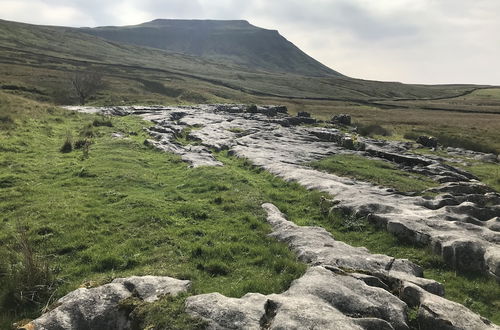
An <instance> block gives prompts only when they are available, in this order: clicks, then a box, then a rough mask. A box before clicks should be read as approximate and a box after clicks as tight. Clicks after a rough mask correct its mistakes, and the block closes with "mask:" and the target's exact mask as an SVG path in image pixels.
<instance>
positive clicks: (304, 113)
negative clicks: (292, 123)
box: [297, 111, 311, 118]
mask: <svg viewBox="0 0 500 330" xmlns="http://www.w3.org/2000/svg"><path fill="white" fill-rule="evenodd" d="M297 117H308V118H310V117H311V114H310V113H309V112H307V111H299V112H298V113H297Z"/></svg>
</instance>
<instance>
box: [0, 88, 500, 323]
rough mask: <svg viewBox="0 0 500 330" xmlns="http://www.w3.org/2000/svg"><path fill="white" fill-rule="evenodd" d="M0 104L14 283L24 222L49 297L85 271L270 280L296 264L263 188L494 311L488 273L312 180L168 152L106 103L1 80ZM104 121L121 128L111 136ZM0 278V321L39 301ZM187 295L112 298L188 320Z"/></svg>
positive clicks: (262, 283)
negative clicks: (326, 207) (75, 101)
mask: <svg viewBox="0 0 500 330" xmlns="http://www.w3.org/2000/svg"><path fill="white" fill-rule="evenodd" d="M0 116H10V117H11V118H12V120H13V122H14V124H13V126H11V127H10V128H9V129H7V130H2V131H0V139H1V140H2V144H1V145H0V146H1V148H2V150H1V153H0V164H1V166H0V243H1V245H0V246H1V247H0V256H1V257H2V258H1V259H0V260H1V261H2V262H0V274H2V275H0V276H2V281H8V282H9V283H14V284H15V281H14V280H13V279H12V277H11V276H10V274H9V273H10V272H9V269H8V268H9V267H12V266H15V267H18V268H19V267H21V270H22V269H23V268H22V265H23V264H22V259H21V257H22V255H20V254H19V253H18V252H16V251H17V249H16V248H17V247H18V245H19V241H18V240H17V241H16V239H15V238H16V237H18V236H19V228H20V227H21V228H24V229H25V230H27V231H26V234H27V241H29V244H31V246H32V248H33V253H34V257H35V258H36V260H39V261H40V265H41V266H40V268H42V269H43V265H45V264H46V265H48V267H49V269H50V272H51V274H50V275H51V276H50V281H51V282H53V283H54V285H55V287H56V291H55V292H54V295H53V297H52V299H50V300H49V302H53V301H54V299H56V298H58V297H60V296H62V295H64V294H66V293H67V292H69V291H71V290H73V289H75V288H77V287H79V286H80V285H82V284H84V283H87V284H88V285H98V284H102V283H105V282H108V281H110V280H111V279H112V278H115V277H119V276H129V275H146V274H152V275H167V276H172V277H176V278H180V279H190V280H192V281H193V288H192V290H191V291H190V292H189V293H188V294H199V293H208V292H215V291H217V292H220V293H222V294H224V295H228V296H232V297H239V296H242V295H243V294H245V293H247V292H261V293H264V294H267V293H272V292H281V291H283V290H285V289H286V288H287V287H288V286H289V284H290V282H291V281H292V280H293V279H295V278H297V277H299V276H300V275H301V274H302V273H303V272H304V271H305V268H306V267H305V265H303V264H301V263H299V262H297V260H296V257H295V256H294V255H293V254H292V253H291V252H290V251H289V249H288V247H287V246H286V245H285V244H282V243H279V242H276V241H275V240H273V239H270V238H268V237H267V236H266V235H267V234H268V233H269V232H270V227H269V225H267V224H266V222H265V214H264V212H263V210H262V209H261V207H260V205H261V203H263V202H272V203H274V204H276V206H278V207H279V208H280V210H282V211H283V212H284V213H285V214H286V215H287V217H288V218H289V219H290V220H292V221H294V222H296V223H297V224H300V225H319V226H323V227H324V228H326V229H327V230H329V231H330V232H332V234H333V235H334V236H335V238H336V239H339V240H342V241H345V242H347V243H349V244H352V245H356V246H366V247H368V248H369V249H370V250H371V251H373V252H379V253H386V254H389V255H393V256H396V257H407V258H410V259H411V260H413V261H416V262H417V263H420V264H422V265H423V266H425V267H426V275H427V276H429V277H437V278H439V279H441V281H443V282H444V283H445V286H446V289H447V295H448V296H449V297H450V298H451V299H455V300H456V301H459V302H461V303H464V302H466V303H467V304H469V305H470V306H471V308H472V309H473V310H476V311H478V312H481V313H482V315H484V316H486V317H489V318H491V319H492V320H493V321H495V322H497V323H498V322H500V315H499V312H498V311H499V309H498V299H495V297H499V296H500V292H499V286H495V285H496V284H495V283H493V282H492V281H489V280H486V279H484V278H482V277H477V278H475V279H471V278H469V277H467V276H464V275H460V274H455V273H454V272H452V271H451V270H449V269H448V268H446V266H444V263H443V262H442V261H441V260H440V258H438V257H436V256H435V255H433V254H432V253H429V251H427V250H426V249H422V248H419V247H414V246H410V245H405V244H403V243H401V242H398V241H397V240H396V239H395V238H394V237H393V236H391V235H390V234H388V233H385V232H382V231H377V230H376V229H374V228H372V227H371V226H369V225H367V224H366V223H360V222H359V221H358V220H357V219H354V220H353V219H351V220H349V217H340V216H335V215H334V216H326V215H325V214H323V213H322V212H321V209H320V207H319V205H320V200H321V197H322V195H323V194H321V193H319V192H316V191H307V190H306V189H305V188H303V187H301V186H299V185H298V184H296V183H287V182H284V181H283V180H281V179H278V178H276V177H274V176H273V175H271V174H269V173H268V172H266V171H263V170H260V169H258V168H255V167H253V166H252V165H251V164H249V163H248V162H247V161H245V160H242V159H237V158H233V157H230V156H229V155H228V154H227V152H222V153H218V154H216V157H217V158H218V159H219V160H220V161H222V162H223V163H224V164H225V166H224V167H201V168H195V169H190V168H188V167H187V165H186V164H185V163H183V162H181V161H180V159H179V157H177V156H174V155H170V154H165V153H161V152H159V151H157V150H153V149H150V148H148V147H146V146H144V144H143V141H144V139H145V138H146V137H147V136H146V135H145V133H143V130H142V128H143V127H144V126H147V125H150V123H145V122H143V121H141V120H140V119H138V118H134V117H119V118H118V117H116V118H115V117H113V118H111V119H110V121H111V124H112V126H111V127H110V126H109V125H105V126H101V125H98V126H93V125H92V122H93V121H94V120H95V119H99V117H96V116H93V115H84V114H78V113H72V112H67V111H62V110H59V109H57V108H55V107H53V106H50V105H45V104H41V103H37V102H33V101H27V100H25V99H22V98H19V97H16V96H12V95H7V94H3V93H0ZM89 127H90V128H89ZM90 130H91V131H90ZM68 131H69V132H71V133H72V135H73V137H75V139H76V137H80V136H82V135H83V136H85V137H86V138H88V139H91V140H92V144H91V145H90V147H89V150H88V154H87V155H86V156H85V153H84V151H83V150H81V149H73V151H71V152H69V153H61V152H60V151H59V149H60V147H61V145H62V144H63V143H64V141H65V138H66V135H67V132H68ZM113 132H122V133H123V134H124V135H125V136H126V137H127V138H126V139H115V138H112V137H111V133H113ZM42 280H44V279H42ZM45 281H46V280H45ZM3 283H5V282H3ZM461 286H467V288H468V289H467V290H461V289H460V288H461ZM16 288H17V287H16V286H14V289H16ZM6 290H7V288H6V287H5V286H2V288H1V289H0V303H1V304H0V327H2V328H7V327H8V326H9V324H10V323H12V322H13V321H14V320H18V319H21V318H25V317H28V318H29V317H31V318H32V317H36V316H37V315H38V312H39V310H40V308H41V307H43V305H44V304H45V301H44V302H43V303H42V302H40V303H39V304H34V305H33V304H26V301H24V302H23V301H22V300H16V302H17V303H19V305H13V304H12V302H13V300H6V298H8V297H9V296H6V294H9V293H10V294H11V295H10V296H12V290H11V292H6ZM7 291H8V290H7ZM14 291H15V290H14ZM14 293H15V292H14ZM44 297H45V300H47V299H49V294H47V295H46V296H44ZM185 297H186V296H185V295H183V296H180V297H178V298H169V297H166V298H164V299H162V300H160V301H158V302H157V303H154V304H152V305H143V304H139V303H138V302H137V301H125V302H123V304H124V305H125V306H124V308H129V309H130V310H133V316H134V317H135V320H136V321H137V322H138V323H139V324H140V325H141V326H142V327H147V326H151V325H167V324H171V327H173V328H197V327H198V326H200V324H199V322H197V321H196V320H193V319H191V318H189V317H188V316H187V315H186V314H185V313H184V312H183V308H182V307H183V301H184V299H185ZM127 306H128V307H127Z"/></svg>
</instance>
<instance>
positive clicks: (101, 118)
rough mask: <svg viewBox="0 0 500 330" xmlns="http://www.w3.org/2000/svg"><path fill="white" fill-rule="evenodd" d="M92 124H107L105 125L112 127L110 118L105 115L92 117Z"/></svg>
mask: <svg viewBox="0 0 500 330" xmlns="http://www.w3.org/2000/svg"><path fill="white" fill-rule="evenodd" d="M92 125H93V126H95V127H100V126H107V127H113V122H112V121H111V119H110V118H108V117H105V116H97V117H96V118H94V120H93V121H92Z"/></svg>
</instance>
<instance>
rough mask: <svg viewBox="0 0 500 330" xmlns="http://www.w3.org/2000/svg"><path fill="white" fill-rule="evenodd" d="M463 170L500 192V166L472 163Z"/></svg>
mask: <svg viewBox="0 0 500 330" xmlns="http://www.w3.org/2000/svg"><path fill="white" fill-rule="evenodd" d="M463 169H464V170H466V171H468V172H470V173H472V174H474V175H475V176H477V177H478V178H479V179H480V180H481V181H482V182H484V183H485V184H487V185H488V186H490V187H491V188H493V189H495V190H496V191H497V192H500V165H499V164H493V163H481V162H472V164H470V165H469V166H463Z"/></svg>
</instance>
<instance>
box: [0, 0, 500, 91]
mask: <svg viewBox="0 0 500 330" xmlns="http://www.w3.org/2000/svg"><path fill="white" fill-rule="evenodd" d="M0 18H2V19H7V20H14V21H21V22H27V23H33V24H50V25H66V26H102V25H131V24H137V23H142V22H145V21H149V20H152V19H155V18H203V19H208V18H210V19H246V20H248V21H249V22H250V23H252V24H254V25H257V26H260V27H264V28H267V29H273V30H279V31H280V33H281V34H282V35H283V36H285V37H286V38H287V39H288V40H290V41H291V42H293V43H294V44H296V45H297V46H298V47H299V48H301V49H302V50H304V51H305V52H306V53H308V54H309V55H311V56H312V57H314V58H316V59H317V60H319V61H320V62H322V63H324V64H325V65H327V66H329V67H331V68H332V69H334V70H337V71H339V72H341V73H343V74H345V75H348V76H351V77H356V78H363V79H374V80H388V81H402V82H406V83H476V84H494V85H500V63H499V59H500V0H242V1H241V0H239V1H234V0H0Z"/></svg>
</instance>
